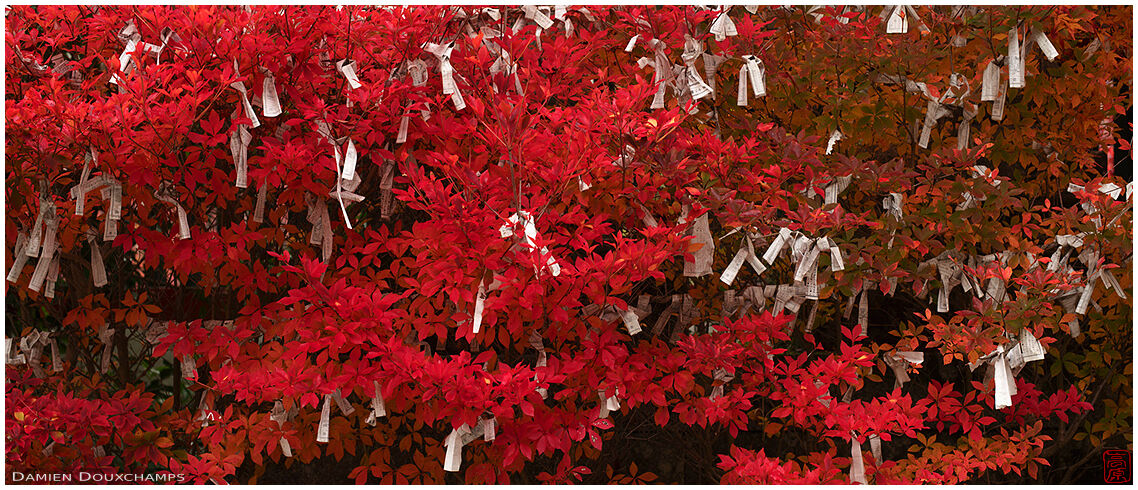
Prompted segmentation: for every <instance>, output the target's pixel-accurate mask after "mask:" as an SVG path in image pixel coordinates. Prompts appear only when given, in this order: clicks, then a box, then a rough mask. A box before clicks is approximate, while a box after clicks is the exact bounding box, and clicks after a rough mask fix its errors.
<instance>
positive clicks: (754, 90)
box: [735, 55, 767, 107]
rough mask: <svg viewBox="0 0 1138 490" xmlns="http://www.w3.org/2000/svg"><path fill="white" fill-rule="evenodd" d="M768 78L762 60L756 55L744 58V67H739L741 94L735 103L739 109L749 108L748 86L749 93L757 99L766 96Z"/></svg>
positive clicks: (739, 93)
mask: <svg viewBox="0 0 1138 490" xmlns="http://www.w3.org/2000/svg"><path fill="white" fill-rule="evenodd" d="M766 78H767V75H766V68H765V66H764V65H763V61H762V60H760V59H759V58H758V57H757V56H754V55H745V56H743V66H741V67H739V92H738V94H737V95H736V97H735V103H736V104H737V105H738V106H739V107H746V106H747V103H748V100H747V97H748V86H749V87H750V88H749V92H750V93H751V94H753V95H754V96H755V97H762V96H764V95H766V94H767V83H766Z"/></svg>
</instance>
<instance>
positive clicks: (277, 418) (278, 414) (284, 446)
mask: <svg viewBox="0 0 1138 490" xmlns="http://www.w3.org/2000/svg"><path fill="white" fill-rule="evenodd" d="M269 420H272V421H273V422H276V423H277V426H278V427H282V428H283V427H284V424H285V422H287V421H288V413H287V412H285V409H284V404H282V403H281V402H280V401H279V400H278V401H277V402H276V403H274V404H273V411H272V412H269ZM280 444H281V454H284V456H285V457H286V458H291V457H292V446H290V445H289V443H288V439H285V438H284V437H281V439H280Z"/></svg>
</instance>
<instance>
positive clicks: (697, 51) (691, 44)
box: [682, 35, 712, 100]
mask: <svg viewBox="0 0 1138 490" xmlns="http://www.w3.org/2000/svg"><path fill="white" fill-rule="evenodd" d="M684 37H685V40H684V54H683V56H682V59H683V61H684V66H685V68H684V72H685V74H686V78H687V84H688V90H689V91H690V92H691V98H692V99H695V100H699V99H702V98H704V97H707V96H708V95H711V93H712V89H711V86H710V85H708V84H707V83H705V82H704V81H703V78H701V77H700V76H699V70H697V69H696V68H695V62H696V61H698V60H699V59H700V58H701V57H703V44H702V43H700V42H699V41H698V40H696V39H695V38H693V37H691V36H689V35H685V36H684Z"/></svg>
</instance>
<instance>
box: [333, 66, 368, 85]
mask: <svg viewBox="0 0 1138 490" xmlns="http://www.w3.org/2000/svg"><path fill="white" fill-rule="evenodd" d="M336 70H337V71H339V72H340V74H341V75H344V78H345V79H347V80H348V85H349V86H350V87H352V89H353V90H354V89H357V88H360V87H362V86H363V85H361V84H360V79H359V77H357V76H356V62H355V61H352V62H351V63H348V60H346V59H344V60H340V61H337V62H336Z"/></svg>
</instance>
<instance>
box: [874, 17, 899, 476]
mask: <svg viewBox="0 0 1138 490" xmlns="http://www.w3.org/2000/svg"><path fill="white" fill-rule="evenodd" d="M889 9H892V10H891V11H890V10H889ZM885 10H886V11H889V12H890V13H889V14H888V20H887V22H886V24H885V33H886V34H904V33H906V32H909V20H908V18H906V17H905V9H904V8H902V7H901V6H900V5H896V6H892V7H885ZM862 483H864V482H862Z"/></svg>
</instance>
